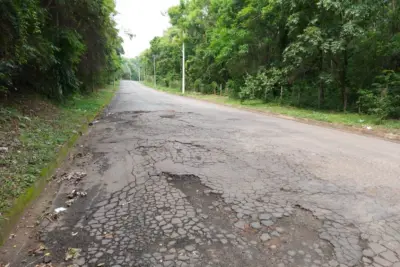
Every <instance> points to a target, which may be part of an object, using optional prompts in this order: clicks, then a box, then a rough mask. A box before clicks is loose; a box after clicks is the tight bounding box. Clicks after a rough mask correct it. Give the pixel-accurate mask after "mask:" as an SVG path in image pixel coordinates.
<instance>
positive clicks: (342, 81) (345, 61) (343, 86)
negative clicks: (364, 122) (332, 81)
mask: <svg viewBox="0 0 400 267" xmlns="http://www.w3.org/2000/svg"><path fill="white" fill-rule="evenodd" d="M347 66H348V58H347V45H346V47H345V49H344V51H343V66H342V69H341V70H340V87H341V93H342V100H343V111H344V112H346V111H347V103H348V100H347V96H348V87H347V82H346V80H347V76H346V72H347Z"/></svg>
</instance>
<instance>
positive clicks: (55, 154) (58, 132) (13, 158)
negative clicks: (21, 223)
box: [0, 86, 116, 243]
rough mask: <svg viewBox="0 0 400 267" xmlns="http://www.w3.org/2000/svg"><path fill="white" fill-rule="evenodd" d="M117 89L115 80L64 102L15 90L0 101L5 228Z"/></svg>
mask: <svg viewBox="0 0 400 267" xmlns="http://www.w3.org/2000/svg"><path fill="white" fill-rule="evenodd" d="M115 91H116V89H115V88H113V87H112V86H110V87H107V88H106V89H102V90H98V91H96V92H94V93H92V94H89V95H75V96H73V97H71V98H70V99H69V100H67V101H66V102H65V103H62V104H57V103H52V102H50V101H48V100H45V99H43V98H42V97H40V96H37V95H13V96H12V98H11V99H7V100H3V101H2V102H0V147H1V148H0V149H1V151H0V228H2V226H3V228H6V227H7V226H6V225H7V224H8V225H9V224H10V221H12V220H15V217H17V216H18V214H20V213H21V212H22V211H23V209H24V207H25V205H26V204H27V203H29V202H30V201H31V200H32V199H33V198H34V197H35V196H37V195H38V194H39V192H40V191H41V189H40V186H38V183H41V184H45V182H46V179H48V178H49V177H50V176H51V174H52V172H53V171H54V170H55V168H56V167H57V165H58V164H60V163H61V161H62V159H63V158H64V157H65V156H66V155H67V154H68V150H69V148H70V147H71V146H72V145H73V144H74V143H75V141H76V140H77V139H78V138H79V136H80V134H81V133H80V131H84V129H85V127H87V126H86V125H87V124H88V121H90V120H92V119H93V118H94V117H95V116H96V115H97V114H98V113H99V112H100V111H101V110H102V108H103V107H104V106H105V105H107V104H108V103H109V102H110V101H111V99H112V97H113V95H114V93H115ZM3 230H4V229H2V233H0V243H1V235H2V234H3V235H4V234H5V233H4V232H3ZM3 238H4V236H3Z"/></svg>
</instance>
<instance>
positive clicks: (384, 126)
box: [144, 82, 400, 133]
mask: <svg viewBox="0 0 400 267" xmlns="http://www.w3.org/2000/svg"><path fill="white" fill-rule="evenodd" d="M144 84H145V85H147V86H149V87H152V88H154V84H151V83H148V82H144ZM156 89H157V90H160V91H164V92H168V93H172V94H177V95H182V93H181V90H180V89H178V88H167V87H161V86H157V88H156ZM185 95H186V96H190V97H193V98H197V99H202V100H206V101H210V102H214V103H218V104H222V105H228V106H232V107H236V108H245V109H249V110H254V111H261V112H267V113H274V114H281V115H285V116H290V117H293V118H300V119H307V120H312V121H321V122H327V123H331V124H335V125H344V126H351V127H356V128H363V127H366V126H371V127H372V128H373V129H374V130H379V131H385V132H387V131H389V132H394V133H400V120H385V121H380V120H379V119H378V118H377V117H376V116H372V115H362V114H357V113H340V112H329V111H315V110H310V109H302V108H297V107H291V106H282V105H279V104H277V103H264V102H262V101H261V100H247V101H245V102H244V103H241V102H240V100H238V99H232V98H229V97H227V96H219V95H205V94H200V93H196V92H191V91H188V92H186V94H185Z"/></svg>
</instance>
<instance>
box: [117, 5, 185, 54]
mask: <svg viewBox="0 0 400 267" xmlns="http://www.w3.org/2000/svg"><path fill="white" fill-rule="evenodd" d="M116 3H117V12H118V15H117V16H116V18H115V19H116V21H117V23H118V28H119V30H120V35H121V37H122V38H123V39H124V50H125V55H124V56H125V57H128V58H132V57H135V56H138V55H139V54H140V53H141V52H143V51H144V50H145V49H146V48H148V47H149V46H150V44H149V42H150V41H151V40H152V39H153V38H154V37H156V36H161V35H162V34H163V32H164V30H166V29H167V28H168V27H169V25H170V24H169V18H168V14H167V12H166V11H167V10H168V8H169V7H171V6H174V5H177V4H179V0H116ZM162 13H164V14H165V15H164V16H163V15H162ZM124 30H128V31H130V32H132V33H133V34H135V35H136V37H134V38H133V39H132V40H130V39H129V37H128V36H127V35H126V34H125V33H124Z"/></svg>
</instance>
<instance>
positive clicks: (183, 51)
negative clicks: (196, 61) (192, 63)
mask: <svg viewBox="0 0 400 267" xmlns="http://www.w3.org/2000/svg"><path fill="white" fill-rule="evenodd" d="M182 94H185V41H183V42H182Z"/></svg>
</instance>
